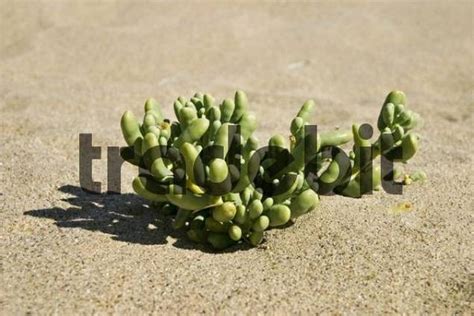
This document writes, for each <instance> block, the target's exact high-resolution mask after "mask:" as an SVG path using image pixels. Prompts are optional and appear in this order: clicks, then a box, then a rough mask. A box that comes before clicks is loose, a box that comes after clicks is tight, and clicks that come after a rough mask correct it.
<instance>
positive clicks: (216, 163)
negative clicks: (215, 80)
mask: <svg viewBox="0 0 474 316" xmlns="http://www.w3.org/2000/svg"><path fill="white" fill-rule="evenodd" d="M405 104H406V102H405V96H404V94H403V93H401V92H392V93H390V94H389V95H388V97H387V99H386V101H385V103H384V105H383V107H382V111H381V113H380V116H379V120H378V128H379V130H380V132H381V134H380V136H379V138H378V139H377V140H376V141H375V142H374V143H373V144H372V143H370V141H369V140H368V139H367V137H366V138H364V137H363V136H364V135H361V131H362V130H361V129H360V128H359V126H357V125H354V126H353V128H352V131H351V130H349V131H339V130H336V131H331V132H326V133H321V134H318V133H314V131H315V130H314V128H313V127H312V126H311V125H309V119H310V118H311V114H312V112H313V110H314V108H315V104H314V101H312V100H308V101H306V102H305V103H304V104H303V106H302V107H301V109H300V111H299V112H298V113H297V115H296V117H295V118H294V119H293V120H292V122H291V126H290V132H291V135H290V137H289V139H288V138H285V137H284V136H282V135H274V136H273V137H271V138H270V139H269V141H268V146H266V147H264V148H258V140H257V138H256V137H255V136H254V135H253V133H254V131H255V130H256V128H257V120H256V118H255V116H254V115H253V114H251V113H250V112H249V111H248V100H247V96H246V94H245V93H244V92H242V91H237V92H236V93H235V97H234V98H233V99H225V100H223V101H222V102H221V103H220V104H218V103H216V101H215V99H214V98H213V97H212V96H211V95H209V94H202V93H196V94H195V95H194V96H193V97H192V98H190V99H186V98H184V97H179V98H178V99H177V100H176V101H175V102H174V104H173V108H174V112H175V115H176V118H177V121H174V122H171V121H170V120H168V119H165V118H164V117H163V114H162V113H161V110H160V105H159V104H158V102H157V101H156V100H154V99H149V100H147V101H146V102H145V109H144V110H145V115H144V117H143V121H142V123H140V122H139V121H138V120H137V119H136V117H135V116H134V115H133V114H132V113H131V112H129V111H127V112H125V113H124V114H123V116H122V120H121V127H122V132H123V136H124V139H125V141H126V142H127V144H128V147H124V148H122V150H121V155H122V157H123V159H125V160H126V161H128V162H130V163H132V164H134V165H136V166H139V167H140V171H141V172H140V174H139V175H138V176H137V177H136V178H135V179H134V180H133V183H132V184H133V189H134V190H135V192H136V193H137V194H138V195H140V196H142V197H143V198H145V199H147V200H149V201H151V202H152V203H153V204H154V205H155V206H156V207H157V208H158V209H161V210H163V211H166V212H168V213H170V212H171V213H174V214H175V219H174V222H173V227H174V228H176V229H186V230H187V236H188V237H189V239H191V240H193V241H195V242H198V243H205V244H210V245H212V247H214V248H215V249H224V248H227V247H229V246H231V245H233V244H236V243H239V242H241V241H246V242H248V243H249V244H251V245H253V246H256V245H258V244H259V243H261V242H262V240H263V237H264V231H265V230H267V229H270V228H272V227H278V226H284V225H287V224H288V223H289V222H290V221H292V220H295V219H296V218H297V217H299V216H301V215H303V214H305V213H307V212H309V211H311V210H313V209H314V208H316V207H317V206H318V204H319V195H318V193H320V194H325V193H328V192H335V193H340V194H344V195H348V196H353V197H358V196H361V195H362V194H364V193H366V192H365V191H364V190H361V188H360V185H359V182H360V181H359V180H360V179H359V178H360V175H361V174H363V173H362V171H363V170H365V169H367V168H366V165H370V166H371V164H369V162H372V161H373V160H374V159H375V158H376V157H377V156H378V155H380V154H382V155H384V156H386V157H388V158H389V159H392V160H395V161H402V162H406V161H407V160H408V159H410V158H411V157H412V156H413V155H414V153H415V152H416V150H417V148H418V138H417V136H415V134H412V133H411V130H412V129H413V128H414V127H415V126H416V124H417V123H418V121H419V116H418V115H417V114H415V113H413V112H410V111H408V110H406V109H405ZM362 134H363V133H362ZM369 138H370V137H369ZM287 140H289V141H287ZM351 141H353V149H352V151H350V152H349V153H348V154H346V153H345V151H344V150H343V149H342V147H341V146H343V145H344V144H346V143H349V142H351ZM328 148H332V149H333V150H330V151H328ZM366 148H370V152H369V155H367V153H365V150H363V149H366ZM378 170H379V169H378V168H373V171H374V172H373V179H374V181H373V183H371V187H372V186H373V187H375V186H378V185H379V183H380V172H378ZM358 177H359V178H358Z"/></svg>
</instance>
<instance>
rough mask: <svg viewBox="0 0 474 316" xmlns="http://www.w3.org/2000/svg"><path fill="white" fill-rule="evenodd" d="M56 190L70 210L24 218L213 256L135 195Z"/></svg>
mask: <svg viewBox="0 0 474 316" xmlns="http://www.w3.org/2000/svg"><path fill="white" fill-rule="evenodd" d="M58 190H59V191H61V192H63V193H65V194H68V195H70V197H66V198H63V199H61V200H62V201H64V202H67V203H69V204H70V205H71V206H70V207H67V208H60V207H52V208H46V209H37V210H31V211H26V212H25V213H24V215H27V216H34V217H40V218H49V219H53V220H54V221H55V225H57V226H58V227H61V228H82V229H86V230H90V231H100V232H103V233H106V234H109V235H112V237H111V238H112V239H114V240H118V241H123V242H129V243H136V244H142V245H160V244H161V245H164V244H167V243H169V242H170V241H169V239H170V238H168V237H171V239H175V241H174V242H173V246H175V247H177V248H181V249H189V250H201V251H203V252H208V253H216V251H215V250H213V249H212V248H210V247H208V246H206V245H202V244H196V243H194V242H192V241H190V240H189V239H188V238H187V236H186V234H185V232H184V231H183V230H175V229H173V227H172V221H173V217H172V216H166V215H164V214H162V213H161V212H160V211H159V210H158V209H155V208H153V207H151V206H150V205H148V204H147V202H146V201H145V200H144V199H142V198H140V197H139V196H137V195H135V194H131V193H126V194H96V193H90V192H87V191H84V190H82V189H81V188H80V187H78V186H73V185H65V186H62V187H60V188H59V189H58ZM71 196H72V197H71ZM246 249H249V247H247V246H245V245H235V246H233V247H230V248H228V249H226V250H224V251H220V252H219V253H223V252H224V253H225V252H234V251H237V250H246Z"/></svg>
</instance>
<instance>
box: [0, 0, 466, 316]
mask: <svg viewBox="0 0 474 316" xmlns="http://www.w3.org/2000/svg"><path fill="white" fill-rule="evenodd" d="M0 14H1V18H0V44H1V45H0V72H1V79H0V80H1V81H0V117H1V119H0V122H1V125H0V128H1V129H0V135H1V136H0V140H1V141H0V163H1V164H0V177H1V182H0V192H1V193H0V209H1V213H0V216H1V220H0V258H1V265H0V267H1V282H0V284H1V285H0V313H1V314H4V315H9V314H25V313H28V312H32V313H34V314H50V313H58V314H64V313H66V314H71V313H85V314H89V313H94V312H95V313H100V314H102V313H114V312H115V313H124V314H125V313H132V312H152V311H154V312H157V313H158V312H165V311H166V312H169V313H180V312H184V313H195V312H209V313H221V312H225V313H237V314H240V313H264V312H272V313H277V314H284V313H287V312H300V313H303V314H306V313H308V314H309V313H314V312H330V313H336V312H337V313H338V312H357V313H361V314H362V313H364V314H365V313H380V312H388V313H410V314H411V313H419V312H430V313H432V312H436V313H439V314H445V313H452V312H456V311H460V312H465V313H466V314H467V313H472V308H473V306H474V305H473V304H474V303H473V300H474V299H473V291H474V290H473V289H474V266H473V259H474V254H473V231H474V225H473V222H474V221H473V206H474V205H473V198H472V193H473V186H474V182H473V180H474V179H473V178H474V177H473V167H472V165H473V161H472V160H473V159H472V146H473V141H472V140H473V139H474V133H473V126H474V124H473V120H474V119H473V112H474V103H473V84H474V79H473V74H474V69H473V65H474V62H473V54H474V52H473V51H474V40H473V22H472V21H473V5H472V4H469V3H467V2H465V3H463V2H450V3H444V4H443V3H435V2H433V1H426V2H412V1H410V2H402V3H390V2H387V3H384V2H376V3H352V2H344V3H342V4H334V3H332V2H331V3H329V2H325V3H313V4H273V5H269V4H267V5H260V4H255V3H251V2H242V3H240V4H239V5H230V4H224V2H220V3H218V2H215V3H211V2H193V3H192V4H187V5H185V4H184V3H182V4H171V3H161V4H157V3H153V4H151V3H145V2H144V1H140V2H115V1H105V2H102V3H101V4H93V3H92V2H90V1H87V2H77V3H64V2H63V1H47V2H38V1H25V2H18V1H15V2H5V1H1V4H0ZM236 89H243V90H245V91H247V92H248V95H249V98H250V101H251V106H252V110H253V111H254V112H255V113H256V114H257V115H258V117H260V118H262V122H261V124H260V127H259V129H258V133H257V135H258V136H259V137H260V138H261V139H266V138H267V137H269V136H270V135H272V134H273V133H277V132H279V133H284V132H285V133H286V131H288V124H289V122H290V118H291V117H292V116H294V114H295V112H296V111H297V109H298V107H299V106H300V105H301V104H302V103H303V102H304V100H306V99H307V98H314V99H315V100H316V101H317V103H318V110H317V114H316V115H315V117H314V123H317V124H318V125H319V126H320V127H321V128H331V127H334V126H341V127H349V126H350V124H351V123H352V122H369V123H374V121H375V119H376V117H377V115H378V111H379V107H380V105H381V102H382V101H383V99H384V97H385V95H386V93H387V92H388V91H390V90H392V89H401V90H404V91H405V92H406V93H407V95H408V98H409V103H410V105H409V106H410V107H411V108H412V109H413V110H415V111H418V112H420V113H421V115H422V116H423V117H424V119H425V126H424V127H423V129H422V130H421V134H422V135H423V144H422V149H421V151H420V153H419V154H418V155H417V157H416V158H415V159H414V160H413V163H412V164H411V166H410V170H416V169H418V168H421V169H423V170H425V171H426V173H427V174H428V176H429V182H428V183H426V184H424V185H419V184H416V185H413V186H409V187H406V188H405V190H404V194H403V195H401V196H400V195H389V194H385V193H382V192H380V193H376V194H374V195H371V196H366V197H364V198H362V199H349V198H343V197H323V198H322V203H321V207H320V209H319V210H317V211H315V212H313V213H311V214H309V215H307V216H305V217H303V218H301V220H300V221H298V222H297V223H296V224H295V225H294V226H292V227H289V228H288V229H285V230H273V231H271V232H269V233H268V234H267V238H266V242H265V244H264V247H260V248H256V249H246V248H237V249H231V250H230V251H228V252H225V253H212V252H209V251H208V250H206V249H202V248H196V247H195V245H193V244H192V243H190V242H188V241H187V240H186V239H183V238H182V236H181V235H180V234H179V233H175V232H173V231H172V229H170V228H169V224H170V221H169V219H168V218H166V217H162V216H157V215H156V214H155V212H153V211H152V210H150V209H149V208H147V207H146V206H144V205H143V200H141V199H139V198H137V197H136V196H135V195H133V194H131V193H130V192H132V190H131V187H130V181H131V179H132V177H133V175H134V174H136V172H137V171H136V170H135V169H134V168H131V167H129V166H127V167H124V168H123V176H122V179H123V187H122V188H123V192H124V194H122V195H120V196H106V195H89V194H85V193H83V192H81V190H80V188H79V183H78V182H79V181H78V179H79V176H78V139H79V136H78V135H79V133H87V132H89V133H92V134H93V143H94V145H97V146H102V159H101V160H100V161H96V162H95V163H94V177H95V179H96V180H99V181H102V182H103V190H105V189H106V187H105V169H106V161H107V159H106V157H107V153H106V146H118V145H124V142H123V140H122V137H121V132H120V129H119V120H120V116H121V114H122V113H123V111H125V110H126V109H132V110H133V111H134V112H135V113H137V114H138V113H141V111H142V105H143V102H144V100H145V99H146V98H148V97H150V96H153V97H155V98H157V99H158V100H160V101H161V103H162V104H165V105H166V108H165V110H164V111H165V113H167V114H168V115H170V116H171V113H172V111H171V104H172V103H171V102H172V101H173V100H174V99H175V98H176V97H177V96H179V95H186V96H188V95H191V94H192V93H194V92H195V91H198V90H200V91H207V92H211V93H213V94H214V95H215V96H216V97H217V98H219V99H221V98H224V97H228V96H232V95H233V93H234V91H235V90H236ZM401 202H411V203H412V204H413V207H412V209H411V210H410V211H408V212H404V213H394V212H392V211H391V208H392V207H393V206H394V205H396V204H397V203H401Z"/></svg>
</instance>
